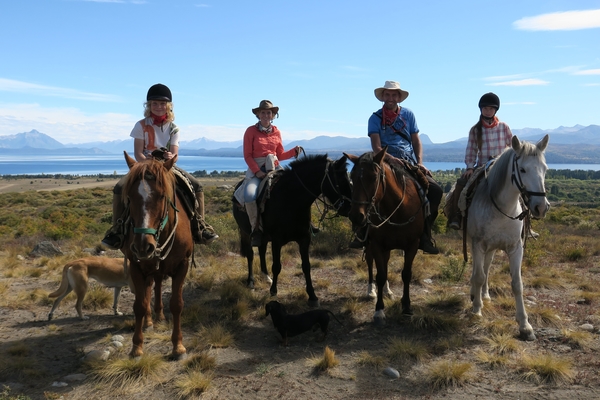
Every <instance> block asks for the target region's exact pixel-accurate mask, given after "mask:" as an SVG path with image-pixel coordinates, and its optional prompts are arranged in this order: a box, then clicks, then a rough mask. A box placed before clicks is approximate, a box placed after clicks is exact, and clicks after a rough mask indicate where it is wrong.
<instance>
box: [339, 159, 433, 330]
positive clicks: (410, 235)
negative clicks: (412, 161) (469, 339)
mask: <svg viewBox="0 0 600 400" xmlns="http://www.w3.org/2000/svg"><path fill="white" fill-rule="evenodd" d="M346 156H347V157H348V158H349V159H350V161H352V162H353V163H354V167H353V168H352V171H351V172H350V177H351V179H352V183H353V188H352V208H351V210H350V215H349V217H350V220H351V221H352V225H353V228H354V229H355V231H358V230H361V231H364V230H365V228H366V231H367V240H366V242H365V252H366V258H367V260H369V259H371V260H374V261H375V266H376V267H377V276H376V281H377V303H376V305H375V315H374V316H373V319H374V321H375V323H376V324H383V323H384V322H385V313H384V312H383V308H384V305H383V295H384V293H385V289H384V286H385V284H386V282H387V273H388V261H389V259H390V253H391V250H393V249H402V250H404V268H403V269H402V282H403V283H404V291H403V294H402V300H401V302H402V312H403V313H404V314H412V310H411V307H410V294H409V284H410V280H411V278H412V264H413V260H414V258H415V255H416V254H417V251H418V250H419V239H420V237H421V234H422V232H423V228H424V221H425V217H424V213H423V201H422V198H423V196H422V195H421V194H420V193H419V184H418V183H417V181H416V180H415V179H414V178H413V176H412V175H410V174H409V173H408V172H407V171H406V170H405V168H403V167H402V166H400V165H399V164H398V165H396V163H392V164H391V165H390V163H389V162H388V161H387V158H386V148H384V149H383V150H381V151H380V152H378V153H377V154H373V153H371V152H369V153H365V154H363V155H362V156H360V157H358V156H354V155H349V154H346ZM388 157H389V156H388Z"/></svg>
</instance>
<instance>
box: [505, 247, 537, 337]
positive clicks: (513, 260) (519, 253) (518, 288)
mask: <svg viewBox="0 0 600 400" xmlns="http://www.w3.org/2000/svg"><path fill="white" fill-rule="evenodd" d="M507 254H508V259H509V263H510V275H511V277H512V281H511V286H512V292H513V296H514V297H515V306H516V309H517V315H516V318H517V322H518V323H519V333H520V337H521V338H523V339H525V340H535V334H534V333H533V328H532V327H531V325H530V324H529V321H528V320H527V312H526V311H525V304H524V302H523V281H522V279H521V262H522V261H523V247H522V246H521V242H520V241H519V242H518V243H517V245H516V246H515V248H514V249H512V250H511V251H510V252H508V251H507Z"/></svg>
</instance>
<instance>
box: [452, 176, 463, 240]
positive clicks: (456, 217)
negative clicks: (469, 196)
mask: <svg viewBox="0 0 600 400" xmlns="http://www.w3.org/2000/svg"><path fill="white" fill-rule="evenodd" d="M466 181H467V180H466V179H464V178H458V180H457V181H456V185H455V186H454V193H452V199H451V200H452V204H451V205H450V212H449V214H450V215H448V226H449V227H450V228H451V229H454V230H459V229H460V226H461V222H462V213H461V212H460V210H459V209H458V200H459V199H460V194H461V193H462V191H463V189H464V188H465V185H466V183H467V182H466Z"/></svg>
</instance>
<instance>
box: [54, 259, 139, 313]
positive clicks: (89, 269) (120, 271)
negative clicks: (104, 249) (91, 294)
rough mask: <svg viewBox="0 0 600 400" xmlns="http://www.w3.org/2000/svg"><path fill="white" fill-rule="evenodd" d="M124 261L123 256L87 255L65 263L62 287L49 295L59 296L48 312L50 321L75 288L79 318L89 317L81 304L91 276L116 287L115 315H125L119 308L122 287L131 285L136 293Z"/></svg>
mask: <svg viewBox="0 0 600 400" xmlns="http://www.w3.org/2000/svg"><path fill="white" fill-rule="evenodd" d="M123 262H124V260H123V259H122V258H107V257H87V258H80V259H78V260H75V261H71V262H70V263H68V264H67V265H65V267H64V268H63V273H62V281H61V282H60V287H59V288H58V289H57V290H56V291H55V292H53V293H50V294H49V295H48V297H50V298H54V297H57V299H56V300H54V304H53V305H52V310H50V313H49V314H48V321H50V320H51V319H52V317H53V315H54V310H56V308H57V307H58V305H59V304H60V302H61V301H62V299H64V298H65V296H66V295H68V294H69V293H71V291H73V290H74V291H75V294H76V295H77V303H75V309H76V310H77V314H79V318H81V319H88V318H89V317H85V316H84V315H83V312H82V311H81V305H82V304H83V299H84V297H85V294H86V293H87V290H88V281H89V279H90V278H93V279H95V280H96V281H98V282H100V283H102V284H103V285H106V286H108V287H114V288H115V294H114V302H113V310H114V311H115V315H123V313H121V312H119V309H118V303H119V295H120V294H121V288H122V287H123V286H129V288H130V289H131V292H132V293H134V289H133V282H132V281H131V278H130V276H129V274H128V272H127V271H126V270H125V268H124V265H123Z"/></svg>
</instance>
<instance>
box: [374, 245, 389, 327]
mask: <svg viewBox="0 0 600 400" xmlns="http://www.w3.org/2000/svg"><path fill="white" fill-rule="evenodd" d="M371 254H372V255H373V259H374V260H375V266H376V267H377V275H376V276H375V280H376V281H377V302H376V303H375V315H374V316H373V321H374V322H375V325H383V324H384V323H385V312H384V311H383V308H384V304H383V287H384V285H385V283H386V282H387V268H388V261H389V260H390V251H389V250H387V251H386V250H382V249H379V248H378V249H376V250H375V249H373V247H372V245H371Z"/></svg>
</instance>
